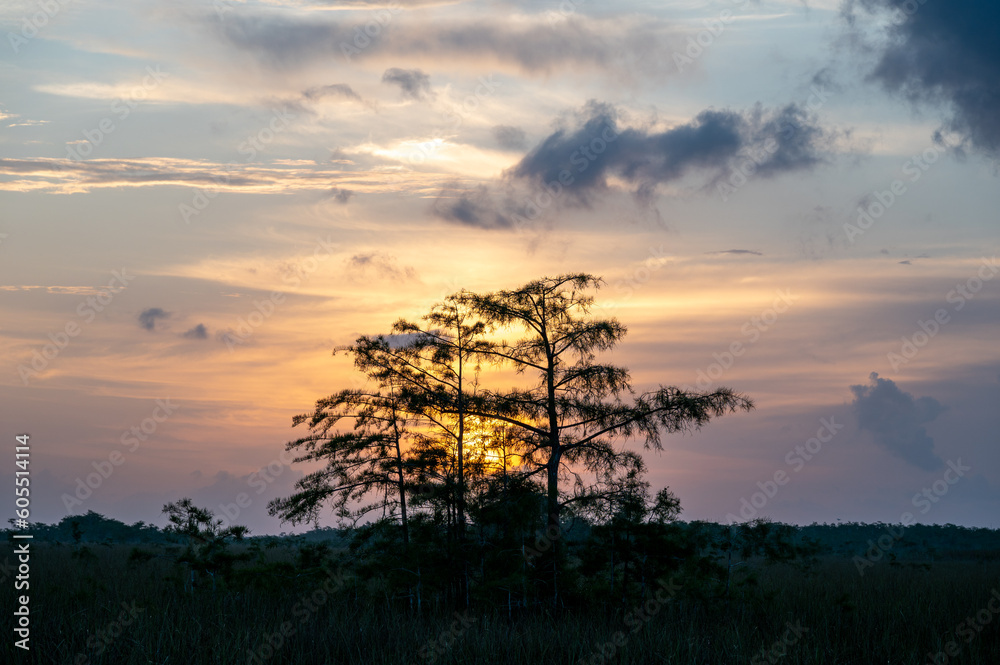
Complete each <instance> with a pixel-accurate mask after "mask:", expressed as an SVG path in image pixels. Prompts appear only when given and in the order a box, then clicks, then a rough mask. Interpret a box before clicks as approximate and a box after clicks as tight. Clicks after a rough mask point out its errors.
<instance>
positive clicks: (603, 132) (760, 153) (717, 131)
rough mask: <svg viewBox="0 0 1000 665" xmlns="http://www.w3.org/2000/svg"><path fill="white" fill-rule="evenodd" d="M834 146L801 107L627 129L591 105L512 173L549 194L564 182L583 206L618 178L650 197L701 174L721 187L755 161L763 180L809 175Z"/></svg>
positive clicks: (607, 108)
mask: <svg viewBox="0 0 1000 665" xmlns="http://www.w3.org/2000/svg"><path fill="white" fill-rule="evenodd" d="M830 140H831V137H830V135H829V133H828V132H826V131H824V130H823V129H821V128H820V127H819V126H818V125H816V124H815V123H814V121H813V120H812V119H811V118H810V117H809V116H808V115H807V113H806V112H805V111H804V110H803V109H801V108H799V107H798V106H797V105H795V104H789V105H788V106H785V107H783V108H781V109H778V110H774V111H765V110H764V109H762V108H760V107H757V108H754V109H752V110H750V111H744V112H738V111H730V110H714V109H708V110H705V111H702V112H701V113H699V114H698V115H697V116H695V118H694V119H692V120H691V121H689V122H687V123H683V124H680V125H676V126H674V127H671V128H670V129H666V130H662V131H653V130H650V129H647V128H642V127H638V128H622V127H620V126H619V122H618V111H617V110H616V109H615V108H614V107H613V106H611V105H609V104H605V103H601V102H597V101H590V102H588V104H587V105H586V107H585V108H584V109H583V111H582V112H581V113H580V114H578V117H577V122H576V123H575V125H574V126H572V127H564V128H560V129H558V130H556V131H555V132H553V133H552V134H551V135H549V136H548V137H546V138H545V139H544V140H542V142H541V143H539V144H538V145H537V146H536V147H535V148H533V149H532V150H531V152H529V153H528V154H527V155H525V157H524V158H523V159H522V160H521V161H520V162H519V163H518V164H517V165H515V166H514V167H512V168H511V169H510V171H509V172H508V173H509V175H510V176H512V177H515V178H521V179H526V180H531V181H534V182H535V183H537V184H539V185H546V186H549V187H550V188H551V187H552V186H553V184H561V187H562V188H565V190H567V191H569V192H570V193H572V194H573V195H574V196H575V197H576V198H577V199H578V200H579V201H580V202H584V203H585V202H586V201H587V197H588V195H589V194H591V193H592V192H595V191H601V190H604V189H606V188H607V181H608V178H609V177H612V176H613V177H616V178H617V179H619V180H622V181H624V182H625V183H627V184H629V185H631V186H632V187H634V188H635V192H636V193H637V194H639V195H642V196H649V195H651V194H652V193H653V192H655V190H656V188H657V186H658V185H660V184H664V183H669V182H672V181H675V180H678V179H680V178H682V177H684V176H685V175H687V174H689V173H692V172H695V171H699V170H700V171H703V172H705V173H706V174H707V176H708V178H709V182H710V183H711V182H716V181H718V180H720V179H721V178H723V177H724V176H725V175H727V174H728V172H729V168H730V167H731V166H733V165H734V163H736V161H737V160H738V159H740V158H742V159H748V158H750V157H751V156H752V157H753V161H754V162H755V163H756V170H755V171H754V172H755V173H756V174H757V175H758V176H760V177H771V176H775V175H778V174H780V173H786V172H791V171H798V170H804V169H808V168H811V167H813V166H815V165H817V164H819V163H821V162H822V161H824V150H825V149H826V148H827V147H828V143H829V141H830Z"/></svg>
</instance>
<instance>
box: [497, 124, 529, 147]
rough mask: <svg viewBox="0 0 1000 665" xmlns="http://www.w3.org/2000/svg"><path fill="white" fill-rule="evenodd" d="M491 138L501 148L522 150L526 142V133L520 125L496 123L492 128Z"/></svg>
mask: <svg viewBox="0 0 1000 665" xmlns="http://www.w3.org/2000/svg"><path fill="white" fill-rule="evenodd" d="M493 138H495V139H496V142H497V143H499V144H500V147H501V148H505V149H507V150H522V149H524V148H525V147H526V146H527V144H528V135H527V134H525V133H524V130H523V129H521V128H520V127H511V126H510V125H497V126H496V127H494V128H493Z"/></svg>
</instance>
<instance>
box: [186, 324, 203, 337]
mask: <svg viewBox="0 0 1000 665" xmlns="http://www.w3.org/2000/svg"><path fill="white" fill-rule="evenodd" d="M181 337H183V338H184V339H208V328H206V327H205V324H204V323H199V324H198V325H196V326H195V327H194V328H191V330H188V331H187V332H186V333H184V334H183V335H181Z"/></svg>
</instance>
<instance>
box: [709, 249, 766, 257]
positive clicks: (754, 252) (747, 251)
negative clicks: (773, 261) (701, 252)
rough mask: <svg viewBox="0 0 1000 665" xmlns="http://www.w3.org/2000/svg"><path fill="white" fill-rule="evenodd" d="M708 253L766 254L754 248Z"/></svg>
mask: <svg viewBox="0 0 1000 665" xmlns="http://www.w3.org/2000/svg"><path fill="white" fill-rule="evenodd" d="M705 253H706V254H753V255H754V256H764V254H763V253H762V252H757V251H754V250H752V249H723V250H721V251H718V252H705Z"/></svg>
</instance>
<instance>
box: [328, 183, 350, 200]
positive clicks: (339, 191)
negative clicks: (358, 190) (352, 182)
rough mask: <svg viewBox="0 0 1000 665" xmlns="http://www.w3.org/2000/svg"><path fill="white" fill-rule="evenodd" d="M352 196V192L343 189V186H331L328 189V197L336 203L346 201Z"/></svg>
mask: <svg viewBox="0 0 1000 665" xmlns="http://www.w3.org/2000/svg"><path fill="white" fill-rule="evenodd" d="M352 196H354V192H353V191H352V190H350V189H344V188H343V187H333V188H331V189H330V198H332V199H333V200H335V201H336V202H337V203H347V202H348V201H350V200H351V197H352Z"/></svg>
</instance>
